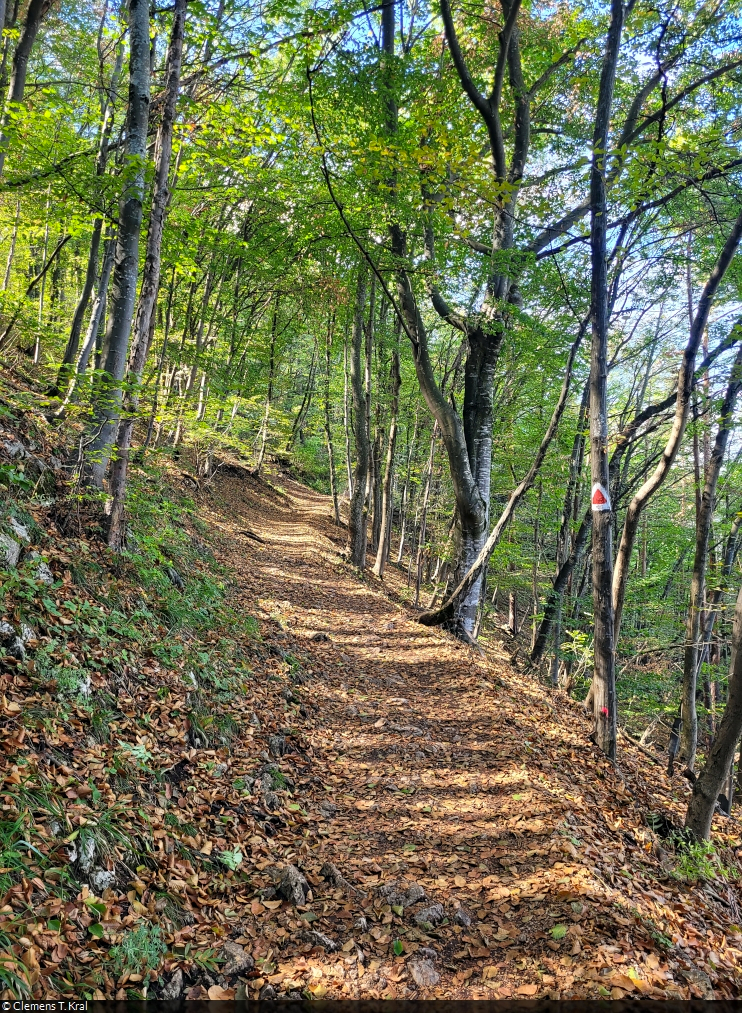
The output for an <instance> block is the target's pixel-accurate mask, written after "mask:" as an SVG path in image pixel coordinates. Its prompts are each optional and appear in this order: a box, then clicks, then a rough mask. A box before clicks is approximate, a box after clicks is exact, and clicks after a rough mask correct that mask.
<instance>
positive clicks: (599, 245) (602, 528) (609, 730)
mask: <svg viewBox="0 0 742 1013" xmlns="http://www.w3.org/2000/svg"><path fill="white" fill-rule="evenodd" d="M623 15H624V10H623V5H622V2H621V0H611V22H610V26H609V28H608V36H607V39H606V47H605V55H604V57H603V66H602V69H601V74H600V87H599V90H598V106H597V111H596V114H595V129H594V132H593V154H592V166H591V170H590V260H591V272H590V278H591V283H590V318H591V323H592V349H591V356H590V473H591V478H592V493H591V506H592V509H593V513H594V517H593V542H592V557H593V624H594V640H593V644H594V647H593V651H594V661H593V714H594V719H595V728H594V736H595V743H596V745H597V746H598V747H599V748H600V749H602V751H603V752H604V753H605V755H606V756H608V757H609V759H611V760H614V759H615V757H616V727H617V725H616V721H617V714H616V667H615V666H616V656H615V651H614V644H613V600H612V597H611V584H612V578H613V550H612V544H611V542H612V531H613V511H612V509H611V502H610V492H609V489H610V476H609V473H608V405H607V392H608V276H607V263H606V234H607V225H608V202H607V198H606V181H605V162H606V159H607V157H608V132H609V127H610V120H611V106H612V104H613V91H614V86H615V80H616V66H617V63H618V54H619V50H620V48H621V33H622V30H623Z"/></svg>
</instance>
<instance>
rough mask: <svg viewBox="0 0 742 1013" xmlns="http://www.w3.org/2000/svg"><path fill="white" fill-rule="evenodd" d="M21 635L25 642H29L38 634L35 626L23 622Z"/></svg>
mask: <svg viewBox="0 0 742 1013" xmlns="http://www.w3.org/2000/svg"><path fill="white" fill-rule="evenodd" d="M20 637H21V640H22V641H23V643H24V644H27V643H28V642H29V640H34V639H35V638H36V634H35V633H34V631H33V627H32V626H29V625H28V623H21V632H20Z"/></svg>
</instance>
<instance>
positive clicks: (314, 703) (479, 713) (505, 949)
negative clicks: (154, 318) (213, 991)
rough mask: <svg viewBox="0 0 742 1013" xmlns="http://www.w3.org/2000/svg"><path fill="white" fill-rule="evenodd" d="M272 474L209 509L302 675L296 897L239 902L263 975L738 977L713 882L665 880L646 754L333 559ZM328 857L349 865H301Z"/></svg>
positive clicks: (599, 979) (576, 985) (563, 984)
mask: <svg viewBox="0 0 742 1013" xmlns="http://www.w3.org/2000/svg"><path fill="white" fill-rule="evenodd" d="M271 481H272V482H273V485H272V486H271V485H268V484H266V483H263V482H257V481H256V480H254V479H252V478H249V477H246V476H244V475H243V476H241V477H228V478H225V479H224V480H223V481H222V482H221V484H220V486H219V490H218V494H217V499H216V501H215V504H214V506H215V509H214V511H213V513H212V518H211V519H212V523H214V524H215V525H216V526H217V527H219V528H220V530H221V532H222V546H223V556H224V559H225V562H228V563H229V565H230V567H232V568H233V570H234V571H235V572H236V575H237V578H238V580H239V584H240V588H241V590H240V595H241V596H242V598H243V600H244V607H245V608H246V609H247V610H249V611H251V612H252V613H253V614H257V615H258V617H259V618H260V619H261V622H262V624H263V633H264V636H265V637H266V638H267V639H268V641H270V642H272V643H273V644H275V645H277V649H278V650H279V651H280V652H281V653H282V654H284V655H285V656H287V657H288V658H289V661H291V660H292V659H293V658H294V657H296V658H298V659H299V660H301V659H304V664H303V668H304V671H305V672H306V673H307V675H308V676H309V681H308V683H307V684H306V686H305V687H304V688H303V689H302V690H301V691H300V693H301V696H302V699H303V701H304V710H305V713H306V717H307V720H306V724H305V726H304V727H303V728H302V735H303V736H304V742H305V743H306V746H307V748H306V755H305V758H304V760H302V761H301V763H304V764H305V765H306V764H308V765H309V766H308V772H307V773H306V774H305V779H304V781H303V784H302V787H301V789H300V790H299V791H298V792H297V795H296V799H297V801H298V802H299V803H300V804H301V806H302V807H303V809H304V812H305V814H306V816H307V828H306V830H305V844H304V845H303V846H302V848H301V850H300V853H299V857H296V853H292V854H293V855H294V857H293V858H291V856H290V855H289V856H288V857H287V856H285V855H284V856H283V857H284V860H289V859H290V860H291V861H293V862H295V863H297V864H298V865H299V866H300V867H302V868H303V869H304V870H305V871H306V873H307V875H308V879H309V883H310V885H312V886H313V890H314V897H313V899H312V900H310V901H309V902H308V904H307V908H306V911H305V912H303V913H302V917H301V918H300V919H299V921H298V922H297V921H296V914H295V912H293V911H288V912H287V911H285V908H286V907H287V905H283V909H282V910H279V911H278V912H277V913H275V914H274V912H272V911H271V910H267V911H265V915H264V921H263V922H261V920H260V916H261V915H262V912H259V913H258V915H257V916H256V921H257V923H258V925H262V926H263V930H264V931H261V932H260V933H259V938H258V941H257V943H256V949H255V951H254V952H255V953H256V955H257V956H260V955H261V953H262V955H263V956H264V958H266V964H265V967H266V968H267V970H268V971H272V972H273V973H272V974H266V976H265V980H266V981H268V982H271V983H273V985H274V987H275V988H276V989H277V990H280V989H281V988H283V989H285V990H291V989H299V990H301V989H302V988H305V987H309V988H310V990H312V991H313V992H314V993H315V994H316V995H318V996H326V997H327V998H332V997H335V998H343V997H345V998H347V997H353V998H359V997H360V998H378V997H388V998H394V997H397V998H412V997H413V996H414V997H423V998H498V997H500V998H505V997H509V996H514V997H525V998H527V997H538V996H549V997H552V998H557V997H560V998H591V997H594V998H598V997H600V996H607V995H611V996H613V997H614V998H621V997H623V996H624V995H626V994H630V993H631V994H634V995H636V996H642V995H644V996H647V997H653V998H668V997H669V998H691V997H694V996H696V997H700V996H703V997H705V998H711V997H713V996H714V995H715V996H716V998H724V997H731V996H732V995H735V994H739V993H738V991H736V992H735V989H736V988H737V986H736V985H735V984H734V980H735V978H736V975H737V973H738V972H737V970H736V968H735V966H734V965H735V964H736V963H737V957H736V956H735V954H737V953H738V951H735V950H734V949H731V948H730V947H733V946H734V945H739V937H736V936H733V935H731V934H730V933H729V931H728V925H727V922H728V921H729V920H730V917H731V909H730V908H729V907H728V906H725V905H729V904H732V905H734V904H735V903H736V901H735V898H734V897H733V895H732V891H731V888H730V889H729V890H728V895H725V897H723V898H721V903H718V902H716V901H715V900H714V899H713V898H712V897H710V896H709V894H708V893H704V891H702V890H700V889H698V890H695V891H692V890H691V889H690V888H689V887H687V886H685V885H683V884H681V883H679V882H677V881H676V880H673V879H670V878H668V875H667V872H666V871H663V869H662V867H661V862H662V861H664V853H663V851H662V849H658V847H657V841H656V839H655V838H654V835H653V834H652V833H651V831H649V830H648V828H647V826H646V824H645V823H644V821H643V814H645V813H646V812H648V811H652V810H655V809H660V808H663V809H664V810H665V811H667V807H668V804H669V805H670V806H671V805H672V800H671V797H670V793H671V791H672V790H673V789H672V786H670V785H669V782H667V781H666V780H665V779H664V776H663V775H661V774H660V773H659V768H655V767H653V766H652V765H651V763H650V762H649V761H648V760H646V759H645V758H644V757H642V756H641V754H639V753H637V752H635V751H632V752H631V753H629V754H628V755H627V754H626V753H624V755H623V756H622V759H621V764H620V767H619V768H618V769H613V768H611V766H610V765H609V764H608V763H606V762H602V761H601V760H600V759H599V758H597V757H596V756H595V753H594V750H593V747H592V746H591V744H590V743H589V741H588V738H587V735H588V731H589V728H588V726H587V723H586V721H585V719H584V717H583V716H582V714H581V712H580V709H579V708H578V707H577V705H576V704H574V703H572V702H571V701H567V700H566V699H564V698H560V699H556V698H554V697H553V696H551V695H550V694H548V693H546V692H545V691H544V690H543V689H542V688H541V687H540V686H539V685H538V684H537V683H536V682H534V681H533V680H532V679H531V678H530V677H528V676H526V675H523V674H519V673H517V672H515V671H513V670H512V669H510V668H509V667H508V666H507V665H506V664H504V663H502V662H498V661H497V660H493V659H491V658H490V659H483V658H481V657H479V656H478V655H477V654H476V653H475V652H473V651H471V650H469V649H468V648H465V647H462V646H459V645H458V644H457V643H456V642H455V641H454V640H453V639H452V638H450V637H448V636H447V635H446V634H443V633H441V632H439V631H437V630H428V629H426V628H424V627H421V626H419V625H417V624H416V623H415V622H414V619H413V617H412V615H411V614H410V612H409V610H408V609H407V608H406V607H405V606H404V605H403V604H401V603H399V597H398V595H397V593H396V591H395V583H396V584H399V583H401V580H402V577H401V575H400V573H399V571H397V570H396V569H395V568H393V567H392V568H391V570H390V573H389V576H388V578H387V582H386V585H385V586H382V585H380V584H379V583H378V582H374V580H373V578H369V580H368V582H363V581H361V580H360V579H359V577H358V575H357V574H356V573H355V572H354V571H353V570H352V569H351V568H350V567H349V566H347V565H346V564H345V563H344V562H343V561H342V559H341V558H340V557H339V555H338V553H339V550H340V549H342V547H343V545H344V541H345V530H344V529H338V528H336V527H335V526H334V525H333V524H332V522H331V507H330V501H329V500H328V498H327V497H324V496H321V495H320V494H317V493H315V492H312V491H311V490H308V489H306V488H305V487H303V486H301V485H299V484H298V483H295V482H293V481H292V480H290V479H288V478H286V477H284V476H279V477H275V478H273V479H272V480H271ZM245 530H248V531H250V532H252V533H254V534H255V535H257V536H258V537H259V538H260V539H262V543H260V542H257V541H256V540H255V539H253V538H250V537H249V536H246V535H244V534H240V531H245ZM256 603H257V604H256ZM256 608H257V612H256ZM555 707H558V708H559V713H556V711H555ZM261 717H263V719H264V720H265V716H261ZM271 717H272V716H271V715H269V716H268V719H267V720H270V718H271ZM277 722H278V725H280V716H279V719H277ZM676 790H677V786H676ZM653 842H654V843H653ZM658 856H659V857H658ZM274 857H275V858H276V859H277V860H279V861H280V860H281V856H280V855H276V856H274ZM328 861H329V862H332V863H333V864H334V865H335V866H336V867H337V869H338V870H339V872H340V873H341V875H342V876H343V877H344V878H345V879H346V880H348V881H349V883H345V884H343V883H342V882H341V883H340V884H339V885H338V884H337V883H336V884H335V886H334V887H333V886H328V884H327V883H326V882H325V881H324V880H323V879H322V878H321V877H320V876H318V875H317V874H316V870H317V868H319V866H320V864H321V863H324V862H328ZM266 864H267V863H266ZM258 868H260V866H258ZM313 870H314V871H313ZM394 883H397V884H398V887H394V888H393V887H391V886H390V884H394ZM411 884H417V885H418V886H419V887H422V889H423V890H424V891H425V895H426V897H425V899H420V900H418V901H417V902H414V903H413V898H414V896H415V888H414V886H413V887H412V890H413V892H412V893H410V885H411ZM385 887H386V888H387V889H385ZM721 889H722V887H720V886H717V887H716V891H719V890H721ZM724 889H726V886H725V887H724ZM390 890H391V891H392V893H393V894H395V895H393V896H389V892H390ZM385 893H386V896H385V895H384V894H385ZM717 897H718V893H717ZM435 905H441V906H442V910H440V909H436V908H435ZM261 907H263V905H261V904H260V903H258V905H257V908H256V909H255V910H257V909H258V908H261ZM275 907H277V908H278V907H279V905H277V904H275ZM431 908H432V910H431ZM364 917H365V919H366V921H365V923H364V922H363V921H360V922H359V921H358V919H359V918H364ZM441 917H443V921H442V922H441V920H440V919H441ZM271 918H273V919H274V921H270V919H271ZM302 918H303V919H304V920H302ZM732 920H733V919H732ZM306 924H309V925H311V928H312V930H314V931H317V932H321V933H324V934H325V935H326V936H329V937H330V939H332V940H333V941H335V942H337V943H338V945H339V946H340V947H341V949H340V952H339V953H335V954H330V953H328V952H326V951H327V950H328V949H329V947H324V948H322V947H321V946H320V947H319V948H318V947H317V946H316V945H313V944H314V943H317V942H318V939H319V937H309V936H307V935H306V933H302V932H297V931H296V926H297V925H298V926H302V925H306ZM276 926H282V927H283V928H278V929H277V936H274V935H272V933H273V930H274V929H275V928H276ZM271 941H272V942H271ZM261 947H263V949H262V950H261ZM259 981H260V982H262V981H263V979H262V978H261V979H259ZM714 989H715V990H716V991H715V992H713V990H714Z"/></svg>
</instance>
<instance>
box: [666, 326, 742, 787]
mask: <svg viewBox="0 0 742 1013" xmlns="http://www.w3.org/2000/svg"><path fill="white" fill-rule="evenodd" d="M740 325H742V320H740V321H738V322H737V326H738V327H739V326H740ZM740 389H742V345H740V347H739V349H738V351H737V355H736V357H735V359H734V364H733V366H732V370H731V374H730V377H729V383H728V385H727V390H726V394H725V396H724V401H723V404H722V408H721V414H720V420H719V428H718V430H717V433H716V439H715V441H714V447H713V450H712V451H711V456H710V458H709V462H708V466H707V467H706V473H705V475H704V485H703V492H702V494H701V504H700V510H699V513H698V520H697V523H696V551H695V556H694V559H693V573H692V576H691V584H690V602H689V605H688V617H687V621H686V628H685V653H684V661H683V694H682V718H683V727H682V733H681V737H680V752H681V754H682V756H683V757H684V759H685V762H686V764H687V766H688V768H689V769H690V770H693V767H694V765H695V760H696V747H697V743H698V717H697V713H696V680H697V673H698V664H699V644H700V640H701V613H702V611H703V607H704V599H705V587H706V565H707V560H708V548H709V536H710V534H711V521H712V518H713V513H714V507H715V505H716V502H715V501H716V486H717V483H718V481H719V475H720V474H721V468H722V465H723V463H724V455H725V453H726V449H727V443H728V442H729V434H730V432H731V429H732V426H733V424H734V407H735V403H736V401H737V397H738V395H739V392H740ZM709 695H710V694H709Z"/></svg>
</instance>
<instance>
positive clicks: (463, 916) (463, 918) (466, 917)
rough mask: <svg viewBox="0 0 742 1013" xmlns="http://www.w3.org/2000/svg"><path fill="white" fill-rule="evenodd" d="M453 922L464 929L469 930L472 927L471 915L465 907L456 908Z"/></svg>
mask: <svg viewBox="0 0 742 1013" xmlns="http://www.w3.org/2000/svg"><path fill="white" fill-rule="evenodd" d="M453 920H454V923H455V924H456V925H461V926H462V928H465V929H468V928H469V927H470V926H471V915H470V914H469V912H468V911H467V910H466V908H464V907H459V908H456V910H455V912H454V915H453Z"/></svg>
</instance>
